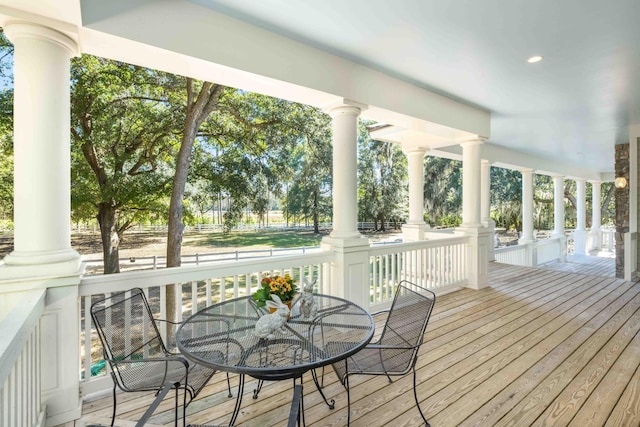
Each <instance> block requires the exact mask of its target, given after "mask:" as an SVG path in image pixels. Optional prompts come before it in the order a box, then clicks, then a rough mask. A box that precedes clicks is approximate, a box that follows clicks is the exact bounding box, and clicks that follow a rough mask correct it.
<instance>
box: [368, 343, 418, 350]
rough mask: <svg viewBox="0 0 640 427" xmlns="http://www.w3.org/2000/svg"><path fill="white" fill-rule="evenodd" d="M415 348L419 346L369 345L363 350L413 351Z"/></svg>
mask: <svg viewBox="0 0 640 427" xmlns="http://www.w3.org/2000/svg"><path fill="white" fill-rule="evenodd" d="M416 347H420V346H406V345H383V344H369V345H367V346H366V347H365V348H366V349H374V350H413V349H414V348H416Z"/></svg>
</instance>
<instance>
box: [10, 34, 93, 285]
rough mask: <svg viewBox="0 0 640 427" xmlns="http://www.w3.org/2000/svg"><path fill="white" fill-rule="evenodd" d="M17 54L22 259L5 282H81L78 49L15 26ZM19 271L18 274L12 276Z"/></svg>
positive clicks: (17, 233) (18, 247) (17, 221)
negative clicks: (74, 193) (75, 213)
mask: <svg viewBox="0 0 640 427" xmlns="http://www.w3.org/2000/svg"><path fill="white" fill-rule="evenodd" d="M5 34H6V35H7V37H9V39H10V40H11V42H12V43H13V45H14V47H15V51H14V76H15V77H14V93H15V97H14V143H13V147H14V251H13V252H11V253H10V254H9V255H7V256H6V257H5V259H4V263H5V266H6V268H4V269H2V270H1V271H0V279H2V278H10V277H33V276H61V275H73V274H76V275H77V274H78V272H79V267H80V255H79V254H78V253H77V252H76V251H74V250H73V249H72V248H71V225H70V224H71V215H70V212H71V174H70V170H71V166H70V162H71V160H70V158H71V155H70V142H69V140H70V136H69V127H70V126H69V124H70V96H69V93H70V83H69V81H70V58H71V56H72V55H75V54H77V52H78V48H77V46H76V44H75V42H74V41H73V40H71V39H69V38H68V37H66V36H65V35H63V34H61V33H59V32H57V31H55V30H52V29H50V28H46V27H42V26H40V25H34V24H28V23H22V22H21V23H9V24H8V25H7V26H6V27H5ZM9 267H11V268H9Z"/></svg>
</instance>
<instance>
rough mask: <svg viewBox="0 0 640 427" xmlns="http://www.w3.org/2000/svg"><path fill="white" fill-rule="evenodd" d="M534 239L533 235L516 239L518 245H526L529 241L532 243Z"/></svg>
mask: <svg viewBox="0 0 640 427" xmlns="http://www.w3.org/2000/svg"><path fill="white" fill-rule="evenodd" d="M535 241H536V238H535V237H529V236H527V237H521V238H519V239H518V244H519V245H528V244H529V243H533V242H535Z"/></svg>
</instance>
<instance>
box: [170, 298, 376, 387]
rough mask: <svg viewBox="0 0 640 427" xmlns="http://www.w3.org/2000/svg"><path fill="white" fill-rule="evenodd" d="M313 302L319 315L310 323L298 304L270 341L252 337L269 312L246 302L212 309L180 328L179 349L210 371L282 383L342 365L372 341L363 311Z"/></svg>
mask: <svg viewBox="0 0 640 427" xmlns="http://www.w3.org/2000/svg"><path fill="white" fill-rule="evenodd" d="M314 298H315V301H316V304H317V306H318V311H317V314H316V315H315V316H314V317H313V318H304V317H303V316H302V314H301V313H300V299H298V300H297V301H295V302H294V304H293V306H292V309H291V318H290V319H289V320H288V321H287V322H286V323H285V326H284V331H286V333H281V332H278V331H276V332H274V337H273V338H260V337H257V336H256V335H255V334H254V328H255V324H256V322H257V321H258V319H259V318H260V317H261V316H263V315H264V314H266V313H268V311H266V309H264V308H263V309H260V308H258V307H257V306H256V305H255V303H254V301H253V300H252V299H251V297H250V296H247V297H242V298H237V299H232V300H229V301H224V302H221V303H219V304H215V305H212V306H210V307H207V308H205V309H203V310H201V311H199V312H198V313H196V314H194V315H192V316H191V317H189V318H188V319H187V320H185V321H184V322H183V324H182V325H181V326H180V328H179V329H178V332H177V344H178V348H179V350H180V352H181V353H182V354H183V355H184V356H185V357H187V358H188V359H190V360H192V361H194V362H196V363H200V364H203V365H205V366H208V367H211V368H214V369H218V370H222V371H226V372H235V373H238V374H242V375H249V376H251V377H254V378H257V379H259V380H283V379H290V378H294V379H295V378H299V377H301V376H302V375H303V374H304V373H305V372H307V371H308V370H311V369H314V368H318V367H321V366H325V365H329V364H331V363H334V362H336V361H338V360H342V359H345V358H347V357H349V356H351V355H352V354H354V353H356V352H357V351H359V350H360V349H362V348H363V347H364V346H366V345H367V344H368V343H369V341H371V338H372V336H373V333H374V322H373V318H372V317H371V315H370V314H369V313H368V312H367V311H366V310H364V309H363V308H362V307H360V306H358V305H357V304H354V303H352V302H350V301H347V300H344V299H342V298H338V297H334V296H329V295H320V294H317V295H314ZM327 343H331V345H329V346H328V345H326V344H327ZM314 380H315V378H314Z"/></svg>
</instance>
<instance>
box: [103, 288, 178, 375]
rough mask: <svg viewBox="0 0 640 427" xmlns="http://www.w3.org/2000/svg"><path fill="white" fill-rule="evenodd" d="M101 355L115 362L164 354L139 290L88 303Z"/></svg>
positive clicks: (158, 333)
mask: <svg viewBox="0 0 640 427" xmlns="http://www.w3.org/2000/svg"><path fill="white" fill-rule="evenodd" d="M91 318H92V319H93V322H94V324H95V326H96V331H97V332H98V336H99V337H100V341H101V342H102V347H103V351H104V357H105V359H106V360H107V361H108V362H109V364H110V365H111V369H112V370H115V367H114V362H118V361H121V360H135V359H141V358H143V357H144V358H154V357H163V356H165V355H166V353H167V350H166V348H165V345H164V343H163V341H162V338H161V336H160V332H159V331H158V327H157V325H156V323H155V321H154V319H153V315H152V313H151V309H150V308H149V303H148V302H147V298H146V296H145V294H144V292H143V291H142V289H139V288H134V289H131V290H130V291H126V292H120V293H116V294H113V295H111V296H109V297H107V298H104V299H102V300H100V301H96V302H94V303H93V304H92V305H91Z"/></svg>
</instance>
